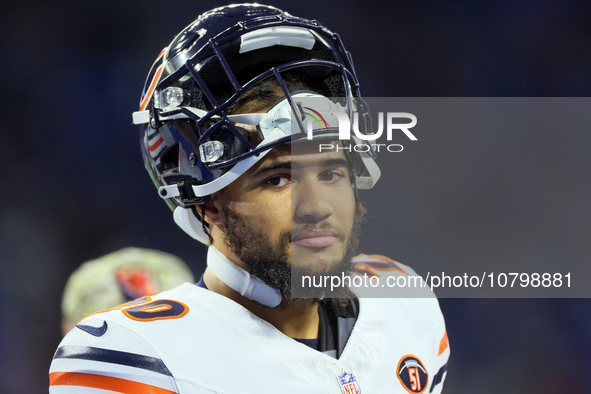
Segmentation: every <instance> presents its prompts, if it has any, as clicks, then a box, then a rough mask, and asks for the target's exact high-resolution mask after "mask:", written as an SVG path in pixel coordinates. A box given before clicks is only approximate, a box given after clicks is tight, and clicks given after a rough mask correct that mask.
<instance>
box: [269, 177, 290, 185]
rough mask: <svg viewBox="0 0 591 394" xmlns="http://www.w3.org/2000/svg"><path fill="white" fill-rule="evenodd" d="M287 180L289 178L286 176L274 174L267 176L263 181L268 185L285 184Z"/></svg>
mask: <svg viewBox="0 0 591 394" xmlns="http://www.w3.org/2000/svg"><path fill="white" fill-rule="evenodd" d="M288 182H289V178H288V177H286V176H274V177H273V178H269V179H267V180H266V181H265V183H266V184H267V185H269V186H277V187H281V186H285V185H287V183H288Z"/></svg>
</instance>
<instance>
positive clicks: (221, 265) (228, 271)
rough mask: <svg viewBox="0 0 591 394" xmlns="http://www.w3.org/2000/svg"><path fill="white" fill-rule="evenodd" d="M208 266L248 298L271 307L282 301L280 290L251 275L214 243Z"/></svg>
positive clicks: (220, 278)
mask: <svg viewBox="0 0 591 394" xmlns="http://www.w3.org/2000/svg"><path fill="white" fill-rule="evenodd" d="M207 267H208V268H209V269H210V270H211V272H212V273H213V274H214V275H215V276H217V277H218V279H219V280H221V281H222V282H224V283H225V284H226V285H228V286H229V287H230V288H232V289H234V290H235V291H236V292H238V293H240V295H242V296H244V297H246V298H248V299H251V300H253V301H256V302H258V303H259V304H262V305H265V306H268V307H269V308H275V307H276V306H277V305H279V304H280V303H281V293H279V290H277V289H275V288H273V287H271V286H269V285H268V284H266V283H264V282H263V281H261V280H260V279H258V278H255V277H254V276H252V275H250V274H249V273H248V272H246V271H245V270H243V269H242V268H240V267H239V266H237V265H236V264H234V263H233V262H232V261H230V259H228V258H227V257H226V256H224V255H223V254H222V253H221V252H220V251H219V250H217V248H216V247H215V246H213V245H211V246H210V247H209V250H208V251H207Z"/></svg>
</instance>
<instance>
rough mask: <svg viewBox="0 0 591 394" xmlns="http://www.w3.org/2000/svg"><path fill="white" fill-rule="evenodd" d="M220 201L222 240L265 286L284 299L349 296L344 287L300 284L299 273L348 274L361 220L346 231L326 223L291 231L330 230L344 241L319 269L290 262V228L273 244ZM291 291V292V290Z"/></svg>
mask: <svg viewBox="0 0 591 394" xmlns="http://www.w3.org/2000/svg"><path fill="white" fill-rule="evenodd" d="M230 205H231V204H224V205H222V207H221V209H220V218H221V227H222V229H223V231H224V233H225V243H226V246H228V248H230V250H231V251H232V252H233V253H234V254H235V255H236V256H237V257H238V258H239V259H240V261H242V262H243V263H244V269H245V270H246V271H247V272H249V273H250V274H251V275H253V276H255V277H256V278H258V279H260V280H262V281H263V282H265V283H266V284H268V285H269V286H271V287H273V288H275V289H277V290H279V292H280V293H281V296H282V297H283V299H284V300H286V301H288V302H290V301H291V300H294V299H299V298H306V299H321V298H324V297H327V298H328V297H330V298H333V299H338V300H340V301H342V302H346V299H348V298H350V297H351V296H352V293H351V291H350V290H349V289H348V288H347V287H336V288H333V289H332V290H331V289H330V288H329V287H328V286H321V287H310V286H308V287H306V288H304V287H303V286H302V277H303V276H314V275H316V276H320V275H322V276H338V277H339V278H340V277H342V275H345V276H347V275H350V274H351V259H352V257H353V255H354V253H355V250H356V248H357V245H358V243H359V242H358V234H359V228H360V223H361V220H360V219H357V218H355V219H354V222H353V226H352V229H351V230H350V231H349V234H347V233H346V231H345V230H343V229H341V228H337V227H334V226H331V225H330V224H329V223H326V224H319V225H316V226H314V225H303V226H300V227H296V228H294V229H293V230H294V231H295V232H296V233H297V232H298V231H302V230H309V229H314V228H315V229H323V230H326V229H331V230H332V231H334V232H335V234H336V237H337V239H339V240H340V241H342V242H343V243H344V244H345V247H344V250H343V255H342V256H341V257H340V258H337V259H336V260H335V261H334V262H333V264H331V265H330V266H329V268H328V269H327V270H325V271H322V272H319V271H318V270H315V269H314V268H315V267H314V266H306V265H305V264H300V263H297V262H296V263H295V264H293V262H292V263H290V258H289V257H290V256H289V252H288V250H289V248H288V246H289V243H290V242H291V233H292V229H286V230H284V231H282V232H281V233H280V234H279V238H278V241H277V242H276V244H273V242H272V241H271V240H270V239H269V237H268V236H267V235H266V234H265V233H264V231H263V230H262V229H260V228H257V227H255V226H253V224H252V223H251V222H250V221H248V220H247V219H245V218H244V217H243V216H241V215H239V214H238V213H236V212H235V211H234V210H233V209H232V208H231V206H230ZM327 285H329V283H327ZM292 290H293V291H292Z"/></svg>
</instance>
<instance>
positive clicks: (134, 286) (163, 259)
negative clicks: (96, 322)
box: [61, 247, 195, 335]
mask: <svg viewBox="0 0 591 394" xmlns="http://www.w3.org/2000/svg"><path fill="white" fill-rule="evenodd" d="M185 282H189V283H195V279H194V277H193V274H192V273H191V270H190V269H189V267H188V266H187V265H186V264H185V262H184V261H183V260H182V259H180V258H179V257H177V256H175V255H172V254H170V253H165V252H162V251H159V250H154V249H145V248H135V247H128V248H124V249H120V250H118V251H116V252H112V253H109V254H107V255H104V256H101V257H99V258H97V259H94V260H90V261H86V262H84V263H82V265H80V267H78V268H77V269H76V270H75V271H74V272H73V273H72V275H70V277H69V278H68V282H67V283H66V286H65V288H64V294H63V296H62V307H61V309H62V333H63V334H64V335H65V334H67V333H68V332H69V331H70V330H71V329H72V328H74V327H75V326H76V323H78V322H79V321H80V320H82V319H84V317H85V316H87V315H89V314H91V313H94V312H98V311H102V310H105V309H109V308H112V307H114V306H117V305H120V304H123V303H125V302H129V301H133V300H135V299H137V298H140V297H142V296H146V295H147V296H150V295H154V294H157V293H160V292H162V291H165V290H170V289H172V288H174V287H176V286H179V285H181V284H183V283H185Z"/></svg>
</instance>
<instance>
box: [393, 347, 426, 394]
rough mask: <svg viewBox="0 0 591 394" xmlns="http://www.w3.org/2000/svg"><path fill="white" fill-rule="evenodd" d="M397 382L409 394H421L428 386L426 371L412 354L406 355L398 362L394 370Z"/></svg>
mask: <svg viewBox="0 0 591 394" xmlns="http://www.w3.org/2000/svg"><path fill="white" fill-rule="evenodd" d="M396 374H397V375H398V380H400V383H402V386H404V388H405V389H406V391H408V392H409V393H413V394H417V393H418V394H421V393H422V392H424V391H425V388H427V385H428V384H429V374H428V373H427V369H426V368H425V366H424V365H423V363H422V362H421V360H419V359H418V358H417V357H415V356H413V355H412V354H409V355H406V356H404V357H402V358H401V359H400V361H399V362H398V368H396Z"/></svg>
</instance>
